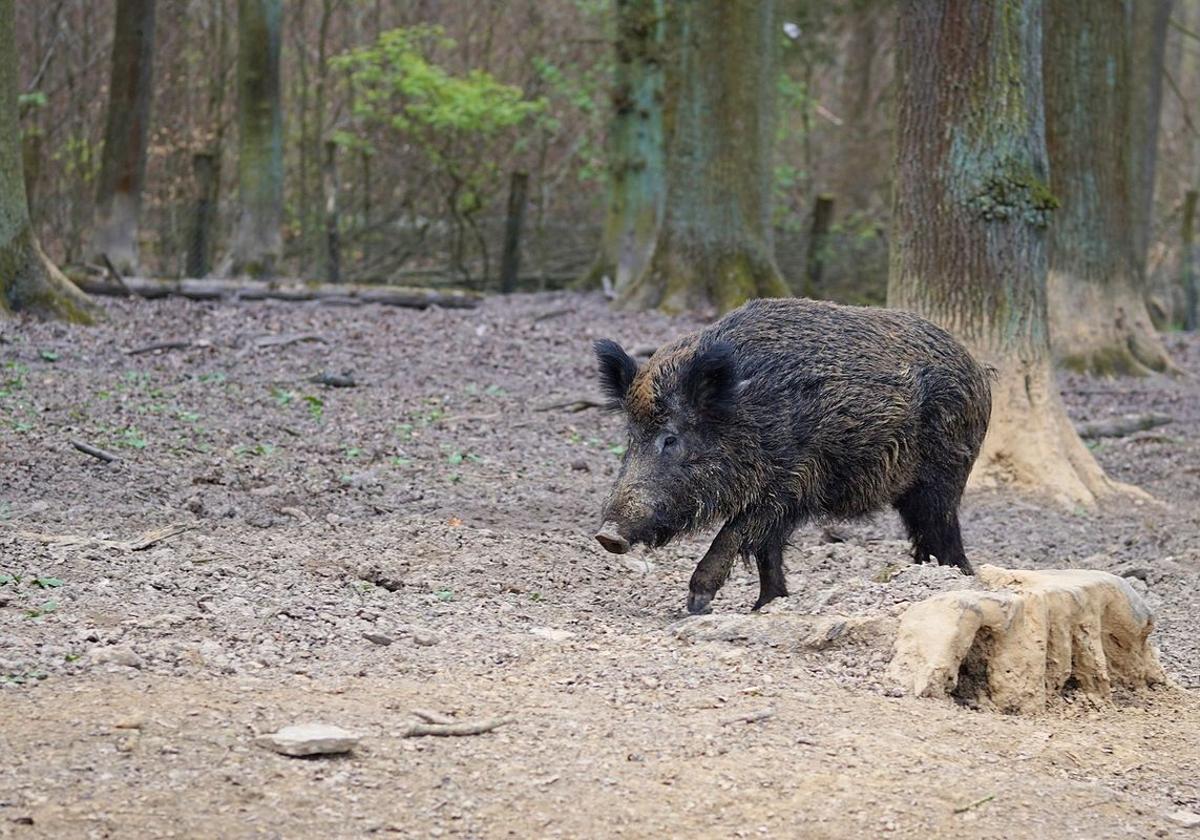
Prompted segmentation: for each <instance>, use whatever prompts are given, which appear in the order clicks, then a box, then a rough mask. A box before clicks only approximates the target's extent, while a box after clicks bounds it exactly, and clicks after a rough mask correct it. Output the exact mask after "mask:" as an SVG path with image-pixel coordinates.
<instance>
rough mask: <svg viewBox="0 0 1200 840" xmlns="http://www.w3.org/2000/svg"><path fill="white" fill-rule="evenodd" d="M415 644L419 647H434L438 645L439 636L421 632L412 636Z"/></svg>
mask: <svg viewBox="0 0 1200 840" xmlns="http://www.w3.org/2000/svg"><path fill="white" fill-rule="evenodd" d="M412 640H413V644H414V645H416V646H417V647H433V646H434V645H436V644H437V643H438V638H437V636H434V635H433V634H432V633H422V632H420V631H418V632H415V633H413V634H412Z"/></svg>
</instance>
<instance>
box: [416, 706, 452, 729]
mask: <svg viewBox="0 0 1200 840" xmlns="http://www.w3.org/2000/svg"><path fill="white" fill-rule="evenodd" d="M412 713H413V715H415V716H416V717H419V718H420V719H421V720H423V721H425V722H426V723H437V724H440V725H442V726H450V725H452V724H455V723H459V722H460V721H458V720H455V719H454V718H452V717H450V716H449V715H443V714H441V713H440V712H434V711H430V710H429V709H413V710H412Z"/></svg>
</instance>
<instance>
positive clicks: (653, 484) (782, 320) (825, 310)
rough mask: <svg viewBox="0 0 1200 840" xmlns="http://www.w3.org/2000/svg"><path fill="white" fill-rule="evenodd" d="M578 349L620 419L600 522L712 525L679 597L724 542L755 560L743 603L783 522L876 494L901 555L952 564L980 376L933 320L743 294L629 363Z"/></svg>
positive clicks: (770, 567) (775, 570)
mask: <svg viewBox="0 0 1200 840" xmlns="http://www.w3.org/2000/svg"><path fill="white" fill-rule="evenodd" d="M596 351H597V356H598V357H599V358H600V362H601V385H602V386H603V387H604V389H605V392H606V393H607V394H608V395H609V396H610V398H616V399H617V400H618V401H623V402H621V405H622V407H623V408H624V409H625V413H626V415H627V418H628V420H629V428H630V440H629V447H628V450H627V452H626V454H625V459H624V461H623V462H622V465H621V472H620V475H619V477H618V479H617V483H616V487H615V488H614V489H613V493H612V496H611V497H610V499H609V501H608V503H607V504H606V506H605V519H606V520H607V521H609V522H610V523H614V524H615V526H616V527H618V528H619V529H620V531H621V533H622V535H623V536H625V538H626V539H627V540H628V542H629V543H630V544H636V543H638V542H644V543H648V544H661V543H662V542H664V541H665V540H667V539H670V538H671V537H672V536H676V535H678V534H681V533H686V532H688V531H691V530H695V529H698V528H702V527H705V526H706V525H709V524H712V523H715V522H723V523H724V526H723V528H722V530H721V533H720V534H719V535H718V537H717V539H716V540H715V541H714V543H713V546H712V548H710V549H709V552H708V554H706V555H705V558H704V559H703V560H702V561H701V562H700V565H699V566H698V567H697V569H696V573H695V574H694V575H693V577H692V585H691V590H692V597H691V598H689V608H695V609H696V610H700V609H703V608H705V607H706V606H707V603H708V600H711V597H712V595H713V594H715V592H716V591H717V589H718V588H719V587H720V586H721V584H722V583H723V582H724V580H725V577H726V575H727V574H728V568H729V564H731V563H732V562H733V561H734V557H735V555H736V554H737V553H738V552H742V553H745V554H749V555H751V556H753V557H754V558H755V559H756V561H757V563H758V567H759V578H760V589H761V592H760V598H759V603H758V605H757V606H761V605H762V604H764V603H766V602H767V601H770V600H771V599H772V598H774V597H777V596H779V595H784V594H786V593H787V589H786V583H785V581H784V576H783V547H784V545H785V544H786V542H787V540H788V538H789V537H790V535H791V534H792V532H793V531H794V530H795V528H796V527H798V526H799V525H800V524H802V523H804V522H808V521H813V520H819V519H845V518H854V517H859V516H863V515H866V514H869V513H872V512H874V511H877V510H879V509H881V508H885V507H888V506H890V507H893V508H895V509H896V510H897V511H898V512H899V514H900V517H901V519H902V520H903V521H904V524H905V526H906V527H907V528H908V532H909V535H910V537H911V538H912V541H913V551H914V554H915V556H916V558H917V559H918V560H920V561H925V562H928V561H930V560H932V559H935V558H936V560H937V561H938V562H939V563H943V564H947V565H956V566H958V567H959V568H960V569H962V570H963V571H964V572H966V573H970V571H971V566H970V564H969V563H968V562H967V558H966V555H965V553H964V551H963V547H962V539H961V535H960V533H959V526H958V515H957V514H958V504H959V499H960V498H961V496H962V492H963V488H964V486H965V484H966V480H967V476H968V474H969V473H970V471H971V466H972V464H973V463H974V461H975V458H976V456H977V455H978V454H979V449H980V446H981V445H982V442H983V437H984V434H985V432H986V431H987V426H988V419H989V416H990V413H991V388H990V385H989V379H990V376H989V371H987V370H985V369H984V368H983V367H982V366H981V365H979V364H978V363H977V362H976V361H975V360H974V359H972V358H971V356H970V354H968V353H967V351H966V350H965V349H964V348H963V347H962V345H961V344H959V343H958V342H957V341H956V340H955V339H954V338H953V337H951V336H950V335H949V334H948V333H947V332H946V331H945V330H942V329H941V328H939V327H937V326H935V325H933V324H931V323H929V322H928V321H926V320H924V319H922V318H919V317H918V316H916V315H913V314H910V313H907V312H899V311H895V310H886V309H867V308H858V307H847V306H837V305H835V304H830V303H822V302H818V301H809V300H797V299H787V300H758V301H752V302H751V303H748V304H746V305H745V306H743V307H742V308H741V309H738V310H736V311H735V312H731V313H730V314H729V315H727V316H725V317H724V318H722V319H721V320H720V321H719V322H717V323H715V324H713V325H712V326H710V327H708V328H707V329H705V330H702V331H700V332H698V333H693V334H691V335H687V336H683V337H681V338H680V339H678V340H677V341H675V342H673V343H671V344H668V345H667V346H664V347H661V348H659V350H658V351H657V352H656V353H655V354H654V356H653V357H652V358H651V359H650V360H649V361H648V362H646V364H645V365H643V366H642V367H641V368H640V369H639V368H638V367H637V365H636V363H634V362H633V360H632V359H629V357H628V355H627V354H626V353H625V352H624V351H623V350H621V349H620V347H619V346H617V345H615V344H613V343H612V342H597V345H596ZM668 443H669V445H668Z"/></svg>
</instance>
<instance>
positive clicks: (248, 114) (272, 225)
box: [229, 0, 283, 277]
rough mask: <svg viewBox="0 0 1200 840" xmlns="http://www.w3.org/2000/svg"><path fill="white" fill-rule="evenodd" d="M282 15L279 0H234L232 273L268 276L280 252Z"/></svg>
mask: <svg viewBox="0 0 1200 840" xmlns="http://www.w3.org/2000/svg"><path fill="white" fill-rule="evenodd" d="M282 18H283V3H282V0H238V64H237V66H238V70H237V75H238V204H239V212H238V221H237V226H236V229H235V231H234V241H233V254H232V265H231V266H230V267H229V272H230V273H231V274H236V275H247V276H251V277H270V276H271V275H272V274H274V272H275V267H276V264H277V263H278V261H279V258H280V255H281V254H282V252H283V237H282V233H281V225H282V223H283V110H282V104H281V101H280V92H281V85H280V75H279V57H280V28H281V26H282Z"/></svg>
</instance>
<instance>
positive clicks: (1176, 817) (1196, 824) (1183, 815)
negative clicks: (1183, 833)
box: [1167, 811, 1200, 828]
mask: <svg viewBox="0 0 1200 840" xmlns="http://www.w3.org/2000/svg"><path fill="white" fill-rule="evenodd" d="M1167 819H1169V820H1170V821H1171V822H1173V823H1175V824H1176V825H1178V826H1182V827H1183V828H1200V814H1197V813H1196V812H1195V811H1175V812H1173V813H1170V814H1167Z"/></svg>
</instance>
